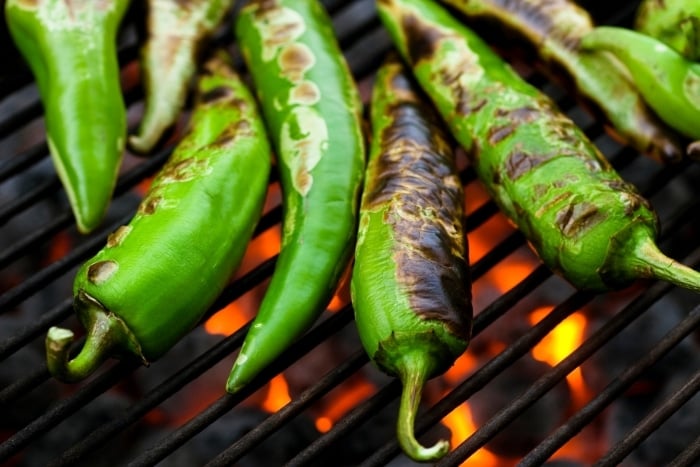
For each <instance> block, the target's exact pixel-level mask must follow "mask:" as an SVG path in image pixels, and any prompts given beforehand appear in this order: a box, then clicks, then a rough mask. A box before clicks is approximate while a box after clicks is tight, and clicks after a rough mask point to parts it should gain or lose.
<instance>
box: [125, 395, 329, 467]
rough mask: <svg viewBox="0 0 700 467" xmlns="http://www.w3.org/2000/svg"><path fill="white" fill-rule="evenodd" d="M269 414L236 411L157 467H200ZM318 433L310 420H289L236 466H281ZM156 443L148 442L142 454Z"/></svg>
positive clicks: (215, 423) (254, 411)
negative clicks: (196, 466) (198, 466)
mask: <svg viewBox="0 0 700 467" xmlns="http://www.w3.org/2000/svg"><path fill="white" fill-rule="evenodd" d="M268 416H269V414H267V413H265V412H263V411H260V410H257V409H254V408H248V407H243V408H236V409H233V410H231V411H230V412H228V413H226V414H225V415H223V416H222V417H221V418H219V419H217V420H216V421H214V422H213V423H212V424H211V425H209V426H208V427H207V428H206V429H205V430H204V431H202V432H201V433H200V434H199V435H197V436H195V437H194V438H193V439H192V440H190V441H189V442H188V443H186V444H185V445H183V446H182V447H181V448H179V449H178V450H177V451H175V452H174V453H173V454H172V455H170V456H169V457H168V458H166V459H165V460H163V462H161V463H160V464H159V465H161V466H163V467H189V466H193V465H204V464H206V463H207V462H208V461H210V460H212V459H213V458H215V457H216V456H217V455H219V453H221V452H223V451H224V450H226V449H227V448H228V447H229V446H230V445H231V444H232V443H234V442H235V441H236V440H238V439H239V438H241V437H242V436H243V435H245V434H246V433H247V432H248V431H250V430H252V429H253V428H255V427H256V426H257V425H259V424H260V423H262V422H263V421H265V419H266V418H267V417H268ZM317 436H318V432H317V431H316V429H315V428H314V426H313V423H312V422H311V420H309V419H307V418H305V417H303V416H300V417H296V418H295V419H293V420H291V421H290V422H289V423H288V424H287V425H285V427H284V429H283V430H281V431H278V432H276V433H274V434H273V435H271V436H270V437H269V438H267V439H266V440H265V441H263V443H262V444H261V445H260V446H258V447H256V448H255V449H253V450H252V451H251V452H250V453H248V454H247V455H246V456H244V457H243V458H242V459H240V460H239V461H237V462H236V464H235V465H236V466H238V467H258V466H261V465H282V464H283V463H284V462H285V461H286V460H287V459H289V458H291V457H292V456H293V455H294V454H296V453H297V452H298V451H300V450H302V449H303V448H304V447H306V446H307V445H308V444H309V443H310V442H311V441H313V439H314V438H316V437H317ZM157 441H158V440H148V443H144V444H145V445H144V446H141V447H140V448H137V449H138V450H142V449H145V448H148V447H150V444H155V443H157Z"/></svg>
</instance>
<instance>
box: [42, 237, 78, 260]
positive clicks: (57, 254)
mask: <svg viewBox="0 0 700 467" xmlns="http://www.w3.org/2000/svg"><path fill="white" fill-rule="evenodd" d="M72 243H73V242H72V240H71V237H70V234H68V232H67V231H61V232H59V233H58V234H57V235H56V236H55V237H54V239H53V241H52V242H51V245H50V246H49V252H48V255H47V257H46V261H47V264H51V263H53V262H54V261H58V260H59V259H61V258H63V257H64V256H66V255H67V254H68V252H69V251H70V249H71V245H72Z"/></svg>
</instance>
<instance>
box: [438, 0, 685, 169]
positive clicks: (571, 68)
mask: <svg viewBox="0 0 700 467" xmlns="http://www.w3.org/2000/svg"><path fill="white" fill-rule="evenodd" d="M441 1H442V3H445V4H448V5H451V6H453V7H455V8H456V9H458V10H459V11H460V12H461V13H464V14H465V15H466V16H467V17H469V18H474V19H488V20H494V21H497V22H498V23H500V24H502V25H504V26H505V27H506V28H508V29H509V30H511V31H514V32H516V33H517V34H518V35H519V37H522V38H523V39H525V40H526V41H527V42H529V43H530V44H531V45H532V47H533V48H534V49H535V50H536V52H537V54H538V55H539V57H540V59H541V60H542V61H543V62H544V63H545V65H546V66H547V67H548V69H549V70H550V71H553V72H554V73H562V74H563V76H564V77H565V79H566V81H567V84H569V85H571V86H572V87H573V88H574V89H575V90H576V92H577V95H578V96H579V97H580V98H581V100H582V102H583V104H584V106H585V107H586V108H590V109H592V110H593V113H594V114H595V115H596V116H600V117H602V119H603V120H604V121H605V122H606V129H607V130H609V131H610V133H611V134H612V135H613V136H614V137H616V138H617V139H620V140H622V142H624V143H626V144H629V145H630V146H632V147H634V148H635V149H636V150H637V151H639V152H642V153H644V154H647V155H649V156H650V157H652V158H654V159H655V160H657V161H659V162H663V163H666V162H676V161H678V160H680V159H681V158H682V157H683V153H684V148H683V142H682V141H681V138H680V135H678V134H677V133H676V132H675V131H673V129H672V128H670V127H668V126H667V125H666V124H665V123H664V122H663V121H661V120H660V119H659V118H658V117H657V116H656V115H655V114H654V112H653V111H652V110H651V109H650V108H649V107H648V106H647V104H646V102H645V101H644V99H643V97H642V96H641V95H640V94H639V92H638V91H637V89H636V88H635V87H634V85H633V84H632V83H631V82H630V81H629V80H628V79H627V76H626V75H625V72H624V67H622V65H621V64H620V63H619V62H617V61H616V60H615V59H614V58H612V57H610V56H608V55H604V54H587V53H582V52H581V50H580V47H579V43H580V40H581V37H583V36H584V35H585V34H586V33H588V32H590V31H591V30H592V29H593V27H594V25H593V21H592V19H591V17H590V15H589V14H588V13H587V12H586V11H585V10H583V9H582V8H581V7H579V6H578V5H576V3H574V2H573V1H572V0H544V1H543V0H507V1H506V0H441ZM621 70H622V71H621Z"/></svg>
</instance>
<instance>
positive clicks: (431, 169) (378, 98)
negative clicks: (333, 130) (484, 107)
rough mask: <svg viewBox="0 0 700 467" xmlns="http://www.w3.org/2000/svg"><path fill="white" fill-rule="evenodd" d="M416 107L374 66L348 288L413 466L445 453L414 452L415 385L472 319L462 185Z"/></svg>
mask: <svg viewBox="0 0 700 467" xmlns="http://www.w3.org/2000/svg"><path fill="white" fill-rule="evenodd" d="M423 99H424V97H423V95H422V94H419V92H418V91H417V88H416V87H415V84H414V83H412V82H411V80H410V78H409V77H408V75H407V74H406V70H405V69H404V68H403V66H402V65H401V64H400V63H399V62H396V61H389V62H388V63H387V64H385V65H384V66H383V67H382V68H380V70H379V72H378V74H377V77H376V81H375V87H374V91H373V96H372V127H373V128H372V134H373V138H372V145H371V148H370V156H369V162H368V166H367V174H366V179H365V188H364V192H363V196H362V204H361V207H360V228H359V233H358V238H357V246H356V249H355V264H354V268H353V274H352V281H351V292H352V302H353V305H354V308H355V320H356V323H357V328H358V332H359V335H360V338H361V340H362V344H363V346H364V348H365V349H366V351H367V353H368V354H369V355H370V356H371V357H372V359H373V360H374V362H375V363H376V364H377V365H378V366H379V367H380V368H381V369H382V370H383V371H385V372H387V373H389V374H391V375H394V376H397V377H399V378H400V379H401V382H402V383H403V392H402V395H401V404H400V407H399V419H398V439H399V443H400V444H401V446H402V448H403V450H404V451H405V453H406V454H407V455H408V456H409V457H411V458H412V459H414V460H416V461H429V460H434V459H437V458H439V457H442V456H443V455H444V454H445V453H446V452H447V450H448V449H449V443H448V442H447V441H440V442H438V443H436V444H435V445H433V446H432V447H430V448H426V447H424V446H421V445H420V444H419V443H418V441H417V440H416V438H415V435H414V433H413V425H414V421H415V418H416V412H417V411H418V406H419V403H420V399H421V392H422V387H423V384H424V383H425V381H426V380H427V379H428V378H430V377H433V376H436V375H438V374H441V373H443V372H444V371H445V370H447V369H448V368H449V367H450V366H451V365H452V363H454V360H455V359H456V358H457V357H458V356H459V355H461V354H462V353H463V352H464V350H465V349H466V347H467V343H468V342H469V338H470V334H471V317H472V307H471V285H470V277H469V266H468V264H467V260H466V258H467V257H468V255H467V243H466V236H465V233H464V231H463V228H462V222H461V220H462V216H463V203H464V197H463V193H462V185H461V181H460V179H459V175H458V172H457V168H456V163H455V157H454V154H453V151H452V146H451V144H452V142H451V141H450V140H449V138H448V135H447V134H446V133H445V131H444V130H443V128H442V125H444V124H443V123H442V122H441V121H440V120H439V117H438V116H437V115H436V114H435V113H434V110H433V109H432V107H430V106H429V105H428V104H426V103H425V101H424V100H423Z"/></svg>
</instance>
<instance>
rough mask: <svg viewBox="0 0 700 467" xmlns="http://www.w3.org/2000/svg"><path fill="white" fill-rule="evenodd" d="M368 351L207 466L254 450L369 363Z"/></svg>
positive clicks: (213, 466) (357, 354)
mask: <svg viewBox="0 0 700 467" xmlns="http://www.w3.org/2000/svg"><path fill="white" fill-rule="evenodd" d="M368 360H369V358H368V357H367V354H366V353H365V352H364V351H363V350H361V349H359V350H357V351H356V352H355V353H354V354H353V355H352V356H351V357H350V358H348V359H347V360H346V361H345V363H343V365H341V366H340V367H338V368H335V369H334V370H332V371H330V372H328V373H327V374H326V375H325V376H324V377H323V378H322V379H321V380H320V381H319V382H318V384H316V385H315V386H312V387H311V388H309V389H307V390H306V391H304V392H303V393H302V394H301V395H300V396H299V398H298V399H295V400H293V401H292V402H290V403H289V404H287V405H285V406H284V407H283V408H282V409H280V410H279V411H277V412H275V413H274V414H272V415H270V416H269V417H268V418H267V419H266V420H265V421H264V422H263V423H261V424H259V425H258V426H256V427H255V428H253V429H252V430H251V431H249V432H248V433H246V434H245V435H244V436H243V437H242V438H240V439H239V440H238V441H236V443H235V444H233V445H231V447H230V448H228V449H227V450H225V451H223V452H222V453H221V454H219V455H218V456H217V457H215V458H214V459H213V460H212V461H211V462H209V463H208V464H207V467H217V466H226V465H231V464H233V463H234V462H235V461H237V460H239V459H240V458H241V457H243V456H244V455H245V454H246V453H248V452H249V451H250V450H251V449H253V448H254V447H256V446H257V445H258V444H260V443H261V442H262V441H264V440H265V438H267V437H268V436H270V435H272V434H273V433H275V432H276V431H277V430H279V429H280V428H281V427H282V426H284V425H285V424H286V423H287V422H289V420H291V419H292V418H294V417H296V416H297V415H299V414H300V413H301V412H302V411H303V410H305V409H306V408H308V407H309V406H310V405H311V404H312V403H314V402H316V401H318V400H319V399H320V398H321V397H323V396H324V395H326V394H327V393H328V392H330V391H331V390H332V389H334V388H336V387H338V385H339V384H340V383H342V382H343V381H345V380H346V379H347V378H349V377H350V376H351V375H352V374H354V373H355V372H357V371H358V370H359V369H360V368H361V367H362V366H363V365H365V364H366V363H367V362H368Z"/></svg>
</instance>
